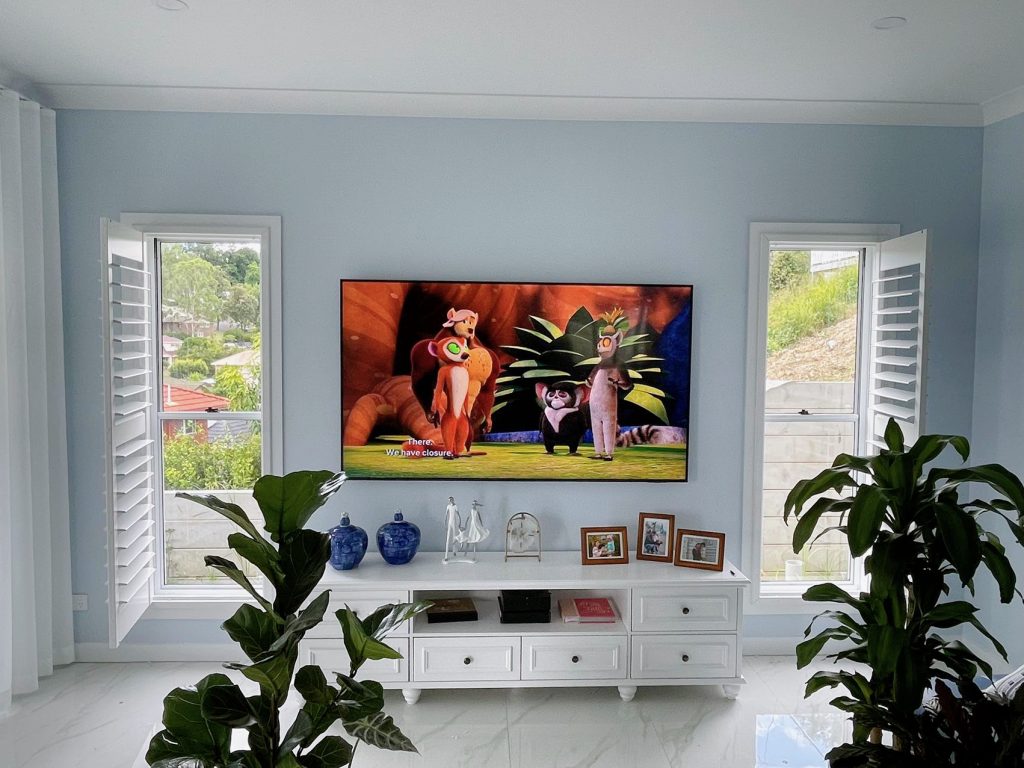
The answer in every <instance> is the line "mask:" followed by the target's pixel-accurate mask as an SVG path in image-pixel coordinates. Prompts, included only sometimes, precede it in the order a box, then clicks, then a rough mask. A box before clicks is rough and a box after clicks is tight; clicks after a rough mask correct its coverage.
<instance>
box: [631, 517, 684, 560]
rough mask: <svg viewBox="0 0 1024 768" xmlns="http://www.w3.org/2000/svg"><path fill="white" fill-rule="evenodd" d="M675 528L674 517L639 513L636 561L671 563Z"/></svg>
mask: <svg viewBox="0 0 1024 768" xmlns="http://www.w3.org/2000/svg"><path fill="white" fill-rule="evenodd" d="M659 523H660V524H659ZM675 527H676V516H675V515H666V514H662V513H660V512H641V513H640V517H639V518H638V519H637V523H636V559H637V560H653V561H655V562H658V563H671V562H673V559H672V555H673V553H674V552H675V540H676V538H675Z"/></svg>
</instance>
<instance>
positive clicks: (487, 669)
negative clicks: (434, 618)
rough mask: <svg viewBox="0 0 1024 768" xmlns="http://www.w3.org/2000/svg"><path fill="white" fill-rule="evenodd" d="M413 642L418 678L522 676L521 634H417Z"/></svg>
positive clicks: (471, 678) (456, 679)
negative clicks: (423, 635)
mask: <svg viewBox="0 0 1024 768" xmlns="http://www.w3.org/2000/svg"><path fill="white" fill-rule="evenodd" d="M412 644H413V672H412V679H413V680H415V681H423V682H449V681H451V682H458V681H473V680H518V679H519V654H520V649H521V646H522V642H521V638H519V637H416V638H413V641H412Z"/></svg>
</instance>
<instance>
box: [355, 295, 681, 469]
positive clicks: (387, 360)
mask: <svg viewBox="0 0 1024 768" xmlns="http://www.w3.org/2000/svg"><path fill="white" fill-rule="evenodd" d="M692 321H693V288H692V286H688V285H596V284H582V283H564V284H562V283H482V282H480V283H463V282H415V281H383V280H381V281H378V280H342V281H341V381H342V391H341V409H342V430H343V435H342V451H341V453H342V469H343V470H344V471H345V472H346V473H347V474H348V476H349V477H350V478H353V479H372V480H394V479H417V480H442V479H443V480H588V481H600V480H610V481H644V482H653V481H677V482H678V481H682V480H686V476H687V456H688V449H689V421H690V344H691V327H692Z"/></svg>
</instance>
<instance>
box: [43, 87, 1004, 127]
mask: <svg viewBox="0 0 1024 768" xmlns="http://www.w3.org/2000/svg"><path fill="white" fill-rule="evenodd" d="M38 90H39V92H40V93H41V94H42V95H43V96H44V97H45V98H46V100H47V102H48V103H49V104H50V105H51V106H53V107H54V108H56V109H99V110H122V111H166V112H242V113H280V114H315V115H351V116H373V117H454V118H495V119H520V120H602V121H636V122H661V121H664V122H698V123H797V124H834V125H917V126H946V127H980V126H981V125H983V124H984V123H985V122H987V121H986V120H985V116H984V115H983V111H982V107H981V106H980V105H977V104H932V103H916V102H878V101H802V100H769V99H690V98H645V97H591V96H534V95H516V94H471V93H403V92H381V91H333V90H275V89H260V88H183V87H168V86H120V85H39V86H38ZM1021 111H1024V108H1022V109H1021Z"/></svg>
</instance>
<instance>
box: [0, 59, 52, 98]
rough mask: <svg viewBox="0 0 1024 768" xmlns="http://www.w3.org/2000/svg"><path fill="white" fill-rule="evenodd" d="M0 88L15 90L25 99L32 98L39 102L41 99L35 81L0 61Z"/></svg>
mask: <svg viewBox="0 0 1024 768" xmlns="http://www.w3.org/2000/svg"><path fill="white" fill-rule="evenodd" d="M0 88H8V89H10V90H12V91H16V92H17V93H18V94H20V95H21V96H24V97H25V98H26V99H32V100H33V101H38V102H41V103H42V101H43V100H42V98H41V95H40V91H39V89H38V88H36V86H35V83H33V82H32V81H31V80H30V79H29V78H27V77H26V76H25V75H23V74H21V73H20V72H18V71H16V70H14V69H11V68H10V67H7V66H4V64H3V63H0Z"/></svg>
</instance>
